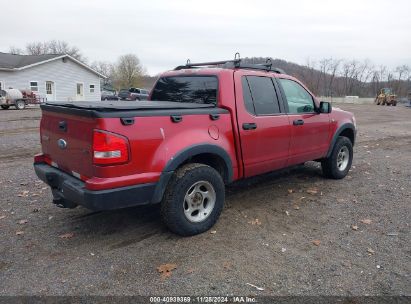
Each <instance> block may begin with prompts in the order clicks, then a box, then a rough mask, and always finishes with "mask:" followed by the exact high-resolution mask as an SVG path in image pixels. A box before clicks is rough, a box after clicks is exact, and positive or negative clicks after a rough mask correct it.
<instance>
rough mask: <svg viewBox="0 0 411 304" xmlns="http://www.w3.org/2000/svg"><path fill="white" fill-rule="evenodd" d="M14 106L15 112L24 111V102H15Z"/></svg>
mask: <svg viewBox="0 0 411 304" xmlns="http://www.w3.org/2000/svg"><path fill="white" fill-rule="evenodd" d="M15 106H16V109H17V110H24V109H25V108H26V103H25V102H24V100H17V101H16V104H15Z"/></svg>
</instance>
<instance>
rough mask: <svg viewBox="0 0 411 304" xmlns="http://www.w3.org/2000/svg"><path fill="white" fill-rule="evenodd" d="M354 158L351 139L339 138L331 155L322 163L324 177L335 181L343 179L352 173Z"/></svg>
mask: <svg viewBox="0 0 411 304" xmlns="http://www.w3.org/2000/svg"><path fill="white" fill-rule="evenodd" d="M352 158H353V148H352V142H351V140H350V139H348V138H347V137H344V136H340V137H338V139H337V141H336V143H335V145H334V148H333V150H332V152H331V155H330V156H329V157H328V158H326V159H324V160H323V161H322V162H321V167H322V170H323V173H324V176H326V177H328V178H333V179H342V178H344V177H345V176H346V175H347V174H348V171H350V168H351V164H352Z"/></svg>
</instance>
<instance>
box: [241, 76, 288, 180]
mask: <svg viewBox="0 0 411 304" xmlns="http://www.w3.org/2000/svg"><path fill="white" fill-rule="evenodd" d="M234 75H235V76H234V77H235V83H236V100H237V123H238V129H239V134H240V142H241V151H242V157H243V165H244V175H245V177H249V176H254V175H258V174H261V173H265V172H269V171H273V170H275V169H279V168H283V167H284V166H285V165H286V163H287V158H288V149H289V145H290V132H291V131H290V124H289V120H288V116H287V115H286V113H285V111H284V108H283V105H282V103H280V102H279V99H278V94H277V92H276V89H275V84H274V82H273V79H272V78H271V77H263V76H256V75H248V76H247V75H246V76H244V75H241V74H240V73H235V74H234Z"/></svg>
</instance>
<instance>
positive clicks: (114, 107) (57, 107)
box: [40, 100, 228, 117]
mask: <svg viewBox="0 0 411 304" xmlns="http://www.w3.org/2000/svg"><path fill="white" fill-rule="evenodd" d="M40 107H41V109H42V110H45V111H51V112H58V113H66V114H73V115H78V116H87V117H135V116H165V115H190V114H222V113H228V111H227V110H225V109H221V108H218V107H216V106H215V105H214V104H201V103H187V102H174V101H108V100H107V101H65V102H56V101H55V102H47V103H45V104H42V105H41V106H40Z"/></svg>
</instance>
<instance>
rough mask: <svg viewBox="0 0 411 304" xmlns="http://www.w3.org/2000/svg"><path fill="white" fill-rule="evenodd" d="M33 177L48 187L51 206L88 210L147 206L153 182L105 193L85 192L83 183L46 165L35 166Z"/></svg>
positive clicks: (98, 191)
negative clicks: (52, 201)
mask: <svg viewBox="0 0 411 304" xmlns="http://www.w3.org/2000/svg"><path fill="white" fill-rule="evenodd" d="M34 170H35V172H36V174H37V176H38V177H39V178H40V179H41V180H42V181H43V182H45V183H46V184H48V185H49V186H50V187H51V189H52V192H53V197H54V203H56V204H58V205H62V206H63V207H69V208H73V207H75V206H76V205H81V206H84V207H86V208H88V209H91V210H112V209H120V208H127V207H131V206H137V205H146V204H150V202H151V201H152V198H153V195H154V192H155V189H156V185H157V183H148V184H139V185H133V186H127V187H119V188H115V189H107V190H96V191H92V190H88V189H86V188H85V183H84V182H83V181H81V180H79V179H77V178H75V177H73V176H71V175H69V174H67V173H65V172H63V171H61V170H59V169H56V168H54V167H52V166H50V165H48V164H46V163H35V164H34Z"/></svg>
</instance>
